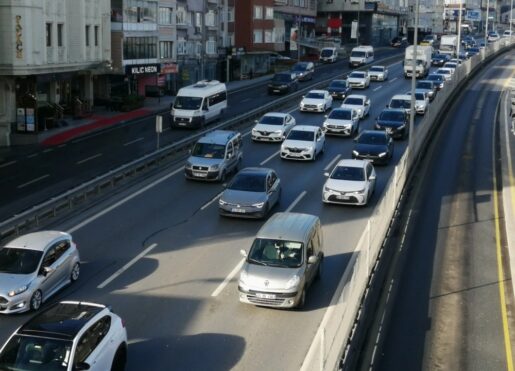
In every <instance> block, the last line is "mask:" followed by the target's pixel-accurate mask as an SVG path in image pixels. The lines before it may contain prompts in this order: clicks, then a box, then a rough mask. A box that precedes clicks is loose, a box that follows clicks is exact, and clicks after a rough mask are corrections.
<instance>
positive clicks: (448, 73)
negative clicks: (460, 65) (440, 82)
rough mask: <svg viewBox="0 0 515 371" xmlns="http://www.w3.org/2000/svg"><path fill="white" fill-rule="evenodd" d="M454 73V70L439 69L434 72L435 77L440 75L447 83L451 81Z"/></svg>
mask: <svg viewBox="0 0 515 371" xmlns="http://www.w3.org/2000/svg"><path fill="white" fill-rule="evenodd" d="M453 72H454V69H452V68H443V67H442V68H439V69H437V70H436V71H435V73H436V74H437V75H442V76H443V77H444V79H445V81H449V80H450V79H452V74H453Z"/></svg>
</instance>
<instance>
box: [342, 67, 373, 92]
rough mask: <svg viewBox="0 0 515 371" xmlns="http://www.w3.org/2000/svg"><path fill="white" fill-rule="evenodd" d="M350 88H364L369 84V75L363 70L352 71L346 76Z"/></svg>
mask: <svg viewBox="0 0 515 371" xmlns="http://www.w3.org/2000/svg"><path fill="white" fill-rule="evenodd" d="M347 82H348V83H349V85H350V87H351V88H362V89H366V88H368V87H369V86H370V76H368V73H367V72H365V71H353V72H351V73H350V74H349V75H348V76H347Z"/></svg>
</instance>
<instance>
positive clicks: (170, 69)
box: [161, 63, 179, 75]
mask: <svg viewBox="0 0 515 371" xmlns="http://www.w3.org/2000/svg"><path fill="white" fill-rule="evenodd" d="M161 73H162V74H163V75H166V74H169V73H179V65H178V64H177V63H163V64H161Z"/></svg>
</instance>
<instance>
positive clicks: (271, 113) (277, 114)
mask: <svg viewBox="0 0 515 371" xmlns="http://www.w3.org/2000/svg"><path fill="white" fill-rule="evenodd" d="M263 116H274V117H283V118H284V117H286V116H288V113H285V112H267V113H265V114H264V115H263Z"/></svg>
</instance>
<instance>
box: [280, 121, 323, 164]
mask: <svg viewBox="0 0 515 371" xmlns="http://www.w3.org/2000/svg"><path fill="white" fill-rule="evenodd" d="M324 150H325V135H324V132H323V131H322V129H321V128H319V127H318V126H311V125H296V126H295V127H294V128H293V129H292V130H291V131H290V133H289V134H288V136H287V137H286V140H285V141H284V142H283V144H282V145H281V158H284V159H291V160H312V161H315V160H316V158H317V156H318V155H319V154H321V153H324Z"/></svg>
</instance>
